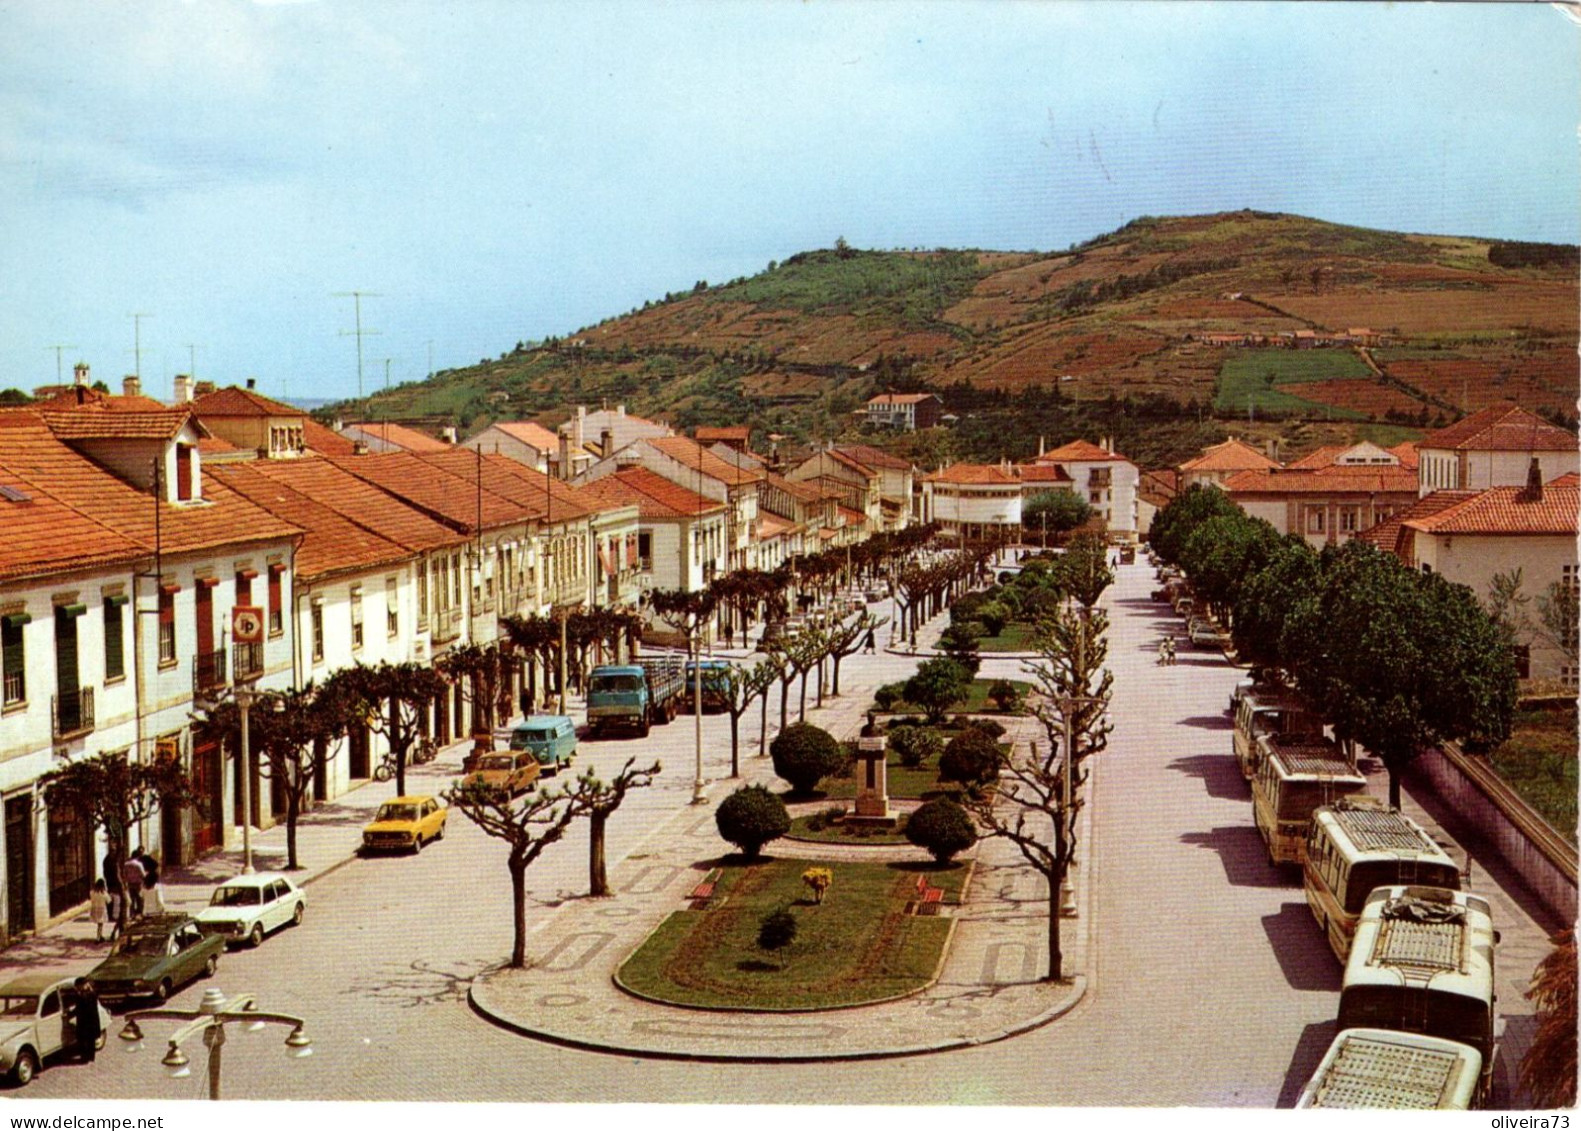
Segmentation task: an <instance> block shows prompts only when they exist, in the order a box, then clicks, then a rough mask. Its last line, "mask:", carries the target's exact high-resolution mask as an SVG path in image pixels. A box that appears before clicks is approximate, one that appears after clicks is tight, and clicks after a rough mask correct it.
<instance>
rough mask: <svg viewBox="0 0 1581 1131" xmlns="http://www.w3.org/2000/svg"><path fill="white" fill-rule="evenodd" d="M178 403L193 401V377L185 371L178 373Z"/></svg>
mask: <svg viewBox="0 0 1581 1131" xmlns="http://www.w3.org/2000/svg"><path fill="white" fill-rule="evenodd" d="M176 403H177V404H191V403H192V378H191V377H188V376H187V375H186V374H185V373H177V374H176Z"/></svg>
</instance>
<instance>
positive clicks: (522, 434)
mask: <svg viewBox="0 0 1581 1131" xmlns="http://www.w3.org/2000/svg"><path fill="white" fill-rule="evenodd" d="M491 427H494V428H498V429H499V430H500V431H501V432H503V433H505V434H506V435H507V436H510V437H511V438H512V439H516V440H520V441H521V442H522V443H524V444H527V445H530V446H531V447H534V448H536V449H538V450H539V451H540V452H552V451H558V450H559V447H560V437H558V436H556V435H555V434H554V433H553V432H551V431H549V429H547V428H545V427H544V426H543V425H542V424H536V423H534V422H533V421H531V420H496V421H495V422H494V423H493V424H492V425H491Z"/></svg>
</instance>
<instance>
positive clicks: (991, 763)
mask: <svg viewBox="0 0 1581 1131" xmlns="http://www.w3.org/2000/svg"><path fill="white" fill-rule="evenodd" d="M998 776H999V747H998V746H997V745H995V743H994V740H993V739H992V738H990V737H989V736H988V735H987V734H985V733H983V732H982V731H980V730H978V729H977V728H976V727H967V728H966V729H965V730H963V731H961V733H960V734H958V735H956V736H955V737H954V738H952V739H950V742H949V745H947V746H946V747H945V748H944V753H943V754H941V755H940V756H939V780H940V781H946V782H959V783H960V784H961V785H964V786H965V787H966V788H967V790H968V791H971V792H975V791H976V790H977V788H978V787H979V786H982V785H986V784H988V783H989V782H991V781H993V780H994V779H995V778H996V777H998Z"/></svg>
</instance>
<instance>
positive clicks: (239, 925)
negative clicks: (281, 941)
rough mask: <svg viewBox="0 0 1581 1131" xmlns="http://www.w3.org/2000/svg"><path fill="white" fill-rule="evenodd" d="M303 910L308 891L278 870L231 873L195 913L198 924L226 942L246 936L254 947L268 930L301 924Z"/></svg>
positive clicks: (239, 939)
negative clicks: (242, 874)
mask: <svg viewBox="0 0 1581 1131" xmlns="http://www.w3.org/2000/svg"><path fill="white" fill-rule="evenodd" d="M306 911H307V892H305V891H303V890H302V889H301V888H299V887H298V886H297V885H296V883H295V881H293V880H291V879H290V878H289V877H287V876H282V875H280V874H279V873H278V872H257V873H254V874H253V875H250V876H232V877H231V878H230V879H228V880H226V881H225V882H224V883H223V884H221V885H220V886H219V887H217V888H215V889H214V894H213V895H212V896H210V897H209V905H208V906H207V907H205V908H204V909H203V910H202V911H199V912H198V926H200V927H202V928H203V930H204V931H206V932H208V933H209V934H211V935H219V936H220V937H221V938H223V939H224V940H225V941H226V942H241V941H242V940H243V939H246V940H247V943H248V945H249V946H257V945H258V944H259V943H261V942H263V940H264V935H266V934H268V933H269V932H270V931H273V930H276V929H277V928H280V927H283V926H285V925H286V924H287V923H290V924H291V925H292V926H296V925H298V924H300V923H301V922H302V916H303V915H304V914H305V913H306Z"/></svg>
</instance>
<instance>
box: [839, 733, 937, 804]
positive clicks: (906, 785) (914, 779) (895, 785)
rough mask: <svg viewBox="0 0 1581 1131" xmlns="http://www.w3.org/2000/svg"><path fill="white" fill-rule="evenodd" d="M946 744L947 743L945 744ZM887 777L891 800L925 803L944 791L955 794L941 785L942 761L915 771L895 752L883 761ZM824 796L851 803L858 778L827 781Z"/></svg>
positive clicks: (891, 752)
mask: <svg viewBox="0 0 1581 1131" xmlns="http://www.w3.org/2000/svg"><path fill="white" fill-rule="evenodd" d="M946 741H947V740H946ZM884 766H885V770H884V777H885V781H886V783H887V785H888V790H889V796H891V797H896V798H900V799H902V800H907V801H924V800H927V799H928V798H930V797H932V796H933V795H935V794H937V793H939V792H940V791H941V790H946V789H949V790H953V789H954V788H955V787H954V786H946V785H942V784H941V783H940V782H939V760H938V759H937V758H930V759H928V761H927V762H925V763H924V764H923V765H921V766H918V767H917V768H916V769H914V770H913V769H909V768H907V767H905V766H902V765H901V764H900V755H898V754H896V753H895V752H894V751H893V750H891V751H889V753H888V754H886V755H885V757H884ZM823 794H824V796H825V797H829V798H833V799H835V800H842V799H848V798H852V797H855V796H856V778H855V777H854V776H853V777H848V778H824V779H823Z"/></svg>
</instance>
